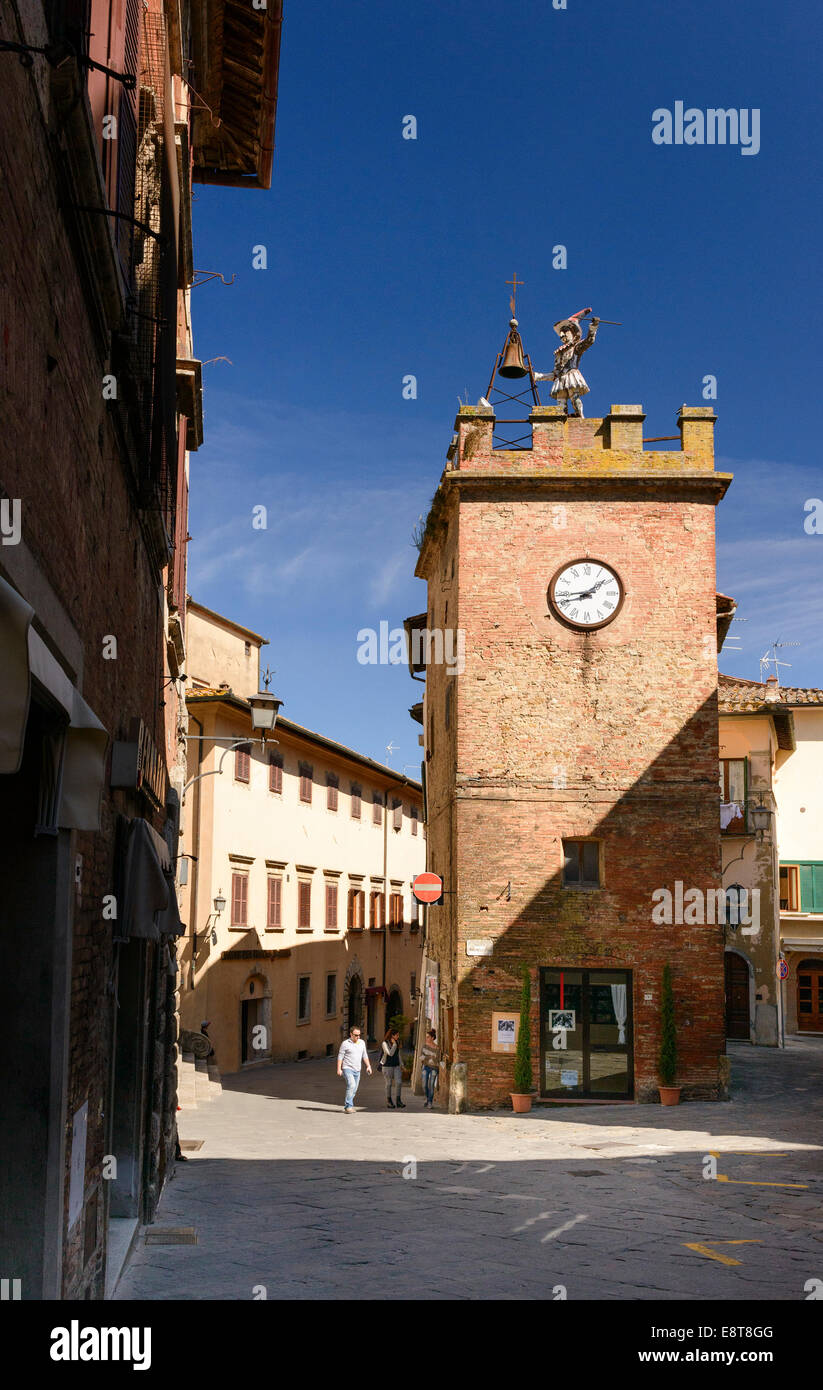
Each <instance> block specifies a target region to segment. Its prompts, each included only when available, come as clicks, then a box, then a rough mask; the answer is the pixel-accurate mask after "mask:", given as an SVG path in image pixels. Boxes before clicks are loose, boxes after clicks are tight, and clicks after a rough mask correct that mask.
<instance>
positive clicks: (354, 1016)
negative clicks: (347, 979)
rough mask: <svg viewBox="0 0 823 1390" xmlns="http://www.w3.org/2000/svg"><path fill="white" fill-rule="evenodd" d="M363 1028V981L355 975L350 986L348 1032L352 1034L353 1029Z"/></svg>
mask: <svg viewBox="0 0 823 1390" xmlns="http://www.w3.org/2000/svg"><path fill="white" fill-rule="evenodd" d="M362 1027H363V981H362V980H361V978H360V976H359V975H353V976H352V978H351V983H350V985H349V1016H348V1019H347V1020H346V1032H347V1033H350V1032H351V1030H352V1028H361V1029H362Z"/></svg>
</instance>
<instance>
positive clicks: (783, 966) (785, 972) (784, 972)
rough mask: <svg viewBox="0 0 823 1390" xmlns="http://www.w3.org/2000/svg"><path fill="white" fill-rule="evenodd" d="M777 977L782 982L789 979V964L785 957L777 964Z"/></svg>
mask: <svg viewBox="0 0 823 1390" xmlns="http://www.w3.org/2000/svg"><path fill="white" fill-rule="evenodd" d="M777 976H778V979H780V980H786V979H788V977H789V962H788V961H787V960H786V959H785V957H781V959H780V960H779V961H778V962H777Z"/></svg>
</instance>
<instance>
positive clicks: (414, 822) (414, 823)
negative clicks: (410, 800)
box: [411, 806, 417, 835]
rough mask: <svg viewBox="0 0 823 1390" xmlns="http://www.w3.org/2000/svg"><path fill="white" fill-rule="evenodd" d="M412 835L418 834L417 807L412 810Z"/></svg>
mask: <svg viewBox="0 0 823 1390" xmlns="http://www.w3.org/2000/svg"><path fill="white" fill-rule="evenodd" d="M411 833H412V835H416V834H417V807H416V806H412V808H411Z"/></svg>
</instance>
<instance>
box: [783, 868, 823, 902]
mask: <svg viewBox="0 0 823 1390" xmlns="http://www.w3.org/2000/svg"><path fill="white" fill-rule="evenodd" d="M784 875H785V878H784ZM780 907H781V909H782V910H783V911H784V912H814V913H815V914H817V913H823V861H822V860H817V859H807V860H805V861H804V860H801V861H800V862H799V863H797V864H781V865H780Z"/></svg>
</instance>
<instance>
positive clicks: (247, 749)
mask: <svg viewBox="0 0 823 1390" xmlns="http://www.w3.org/2000/svg"><path fill="white" fill-rule="evenodd" d="M250 776H251V744H250V743H244V744H243V746H242V747H241V748H235V750H234V780H235V782H248V780H249V777H250Z"/></svg>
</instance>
